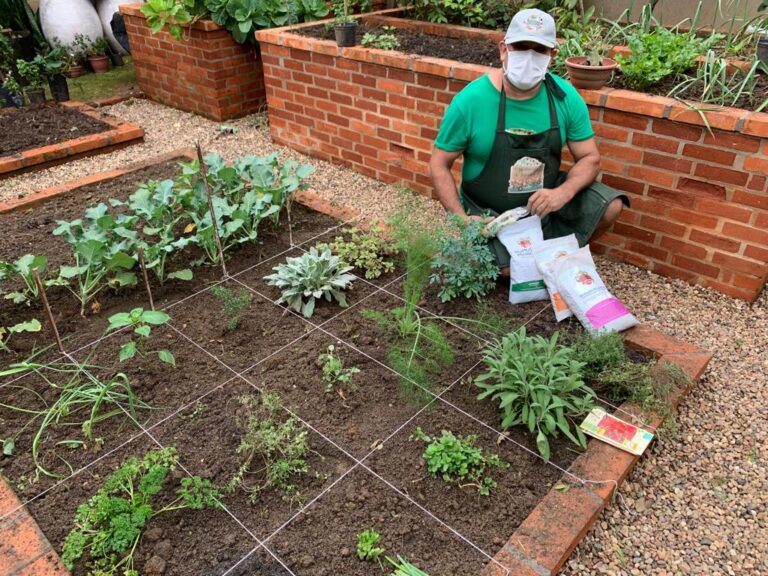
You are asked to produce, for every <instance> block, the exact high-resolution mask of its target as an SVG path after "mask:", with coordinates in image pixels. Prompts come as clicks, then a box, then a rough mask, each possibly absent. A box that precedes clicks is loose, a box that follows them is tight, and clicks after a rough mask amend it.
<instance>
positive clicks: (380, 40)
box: [360, 32, 400, 50]
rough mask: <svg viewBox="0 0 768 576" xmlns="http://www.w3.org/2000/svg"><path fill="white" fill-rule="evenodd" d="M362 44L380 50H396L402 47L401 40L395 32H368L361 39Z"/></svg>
mask: <svg viewBox="0 0 768 576" xmlns="http://www.w3.org/2000/svg"><path fill="white" fill-rule="evenodd" d="M360 45H361V46H364V47H366V48H378V49H380V50H396V49H397V48H399V47H400V41H399V40H398V39H397V36H395V35H394V34H374V33H373V32H366V33H365V34H363V37H362V39H361V40H360Z"/></svg>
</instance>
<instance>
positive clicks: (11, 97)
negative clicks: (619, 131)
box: [0, 86, 23, 108]
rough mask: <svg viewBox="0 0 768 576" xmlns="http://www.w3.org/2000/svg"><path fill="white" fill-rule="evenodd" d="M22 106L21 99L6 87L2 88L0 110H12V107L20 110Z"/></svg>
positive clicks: (0, 87)
mask: <svg viewBox="0 0 768 576" xmlns="http://www.w3.org/2000/svg"><path fill="white" fill-rule="evenodd" d="M22 104H23V102H22V100H21V98H19V97H18V96H17V95H16V94H14V93H13V92H11V91H10V90H8V88H6V87H5V86H0V108H10V107H11V106H15V107H16V108H18V107H19V106H21V105H22Z"/></svg>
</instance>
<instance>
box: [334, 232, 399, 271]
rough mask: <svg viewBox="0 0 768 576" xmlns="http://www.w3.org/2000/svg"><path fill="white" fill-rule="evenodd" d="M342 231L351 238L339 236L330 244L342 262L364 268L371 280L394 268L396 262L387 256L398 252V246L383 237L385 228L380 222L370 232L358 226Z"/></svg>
mask: <svg viewBox="0 0 768 576" xmlns="http://www.w3.org/2000/svg"><path fill="white" fill-rule="evenodd" d="M342 232H343V233H345V234H349V236H350V238H349V240H345V239H344V237H343V236H337V237H336V239H335V240H334V241H333V242H331V243H330V244H329V245H328V246H329V247H330V249H331V250H333V252H334V253H335V254H337V255H338V257H339V259H340V260H341V262H342V264H344V265H345V266H354V267H355V268H358V269H360V270H363V271H364V272H365V277H366V278H368V279H369V280H370V279H373V278H378V277H379V276H381V275H382V274H384V273H387V272H392V270H394V268H395V264H394V262H392V260H389V259H388V258H387V257H388V256H392V255H394V254H397V248H395V247H394V246H391V245H390V244H389V243H388V242H387V241H386V240H385V239H384V238H383V237H382V232H383V230H382V228H381V226H380V225H379V224H377V223H376V222H374V223H372V224H371V229H370V231H369V232H363V231H362V230H359V229H358V228H346V229H344V230H342Z"/></svg>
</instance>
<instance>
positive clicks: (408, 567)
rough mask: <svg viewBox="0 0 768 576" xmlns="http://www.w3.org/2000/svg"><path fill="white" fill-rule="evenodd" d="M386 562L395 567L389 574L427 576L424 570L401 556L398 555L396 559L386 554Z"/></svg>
mask: <svg viewBox="0 0 768 576" xmlns="http://www.w3.org/2000/svg"><path fill="white" fill-rule="evenodd" d="M387 562H389V563H390V564H392V566H394V567H395V571H394V572H392V574H391V575H390V576H429V574H427V573H426V572H424V570H421V569H419V568H417V567H416V566H414V565H413V564H411V563H410V562H408V561H407V560H406V559H405V558H403V557H402V556H398V557H397V560H396V561H395V560H393V559H392V558H390V557H389V556H387Z"/></svg>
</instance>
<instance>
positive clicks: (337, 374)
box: [317, 344, 360, 393]
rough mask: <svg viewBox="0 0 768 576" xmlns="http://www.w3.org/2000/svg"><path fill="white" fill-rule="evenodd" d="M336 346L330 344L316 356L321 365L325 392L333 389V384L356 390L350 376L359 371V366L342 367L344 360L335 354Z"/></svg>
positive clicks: (355, 385)
mask: <svg viewBox="0 0 768 576" xmlns="http://www.w3.org/2000/svg"><path fill="white" fill-rule="evenodd" d="M335 351H336V347H335V346H334V345H333V344H331V345H329V346H328V349H327V350H326V351H325V352H324V353H323V354H320V356H318V358H317V359H318V361H319V362H321V363H322V365H323V382H325V391H326V393H328V392H331V391H333V386H334V384H338V385H339V387H340V388H342V389H343V388H345V387H346V388H347V389H349V390H357V384H353V383H352V376H354V375H355V374H357V373H358V372H360V368H355V367H354V366H353V367H352V368H344V362H343V361H342V359H341V358H339V357H338V356H337V355H336V354H335Z"/></svg>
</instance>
